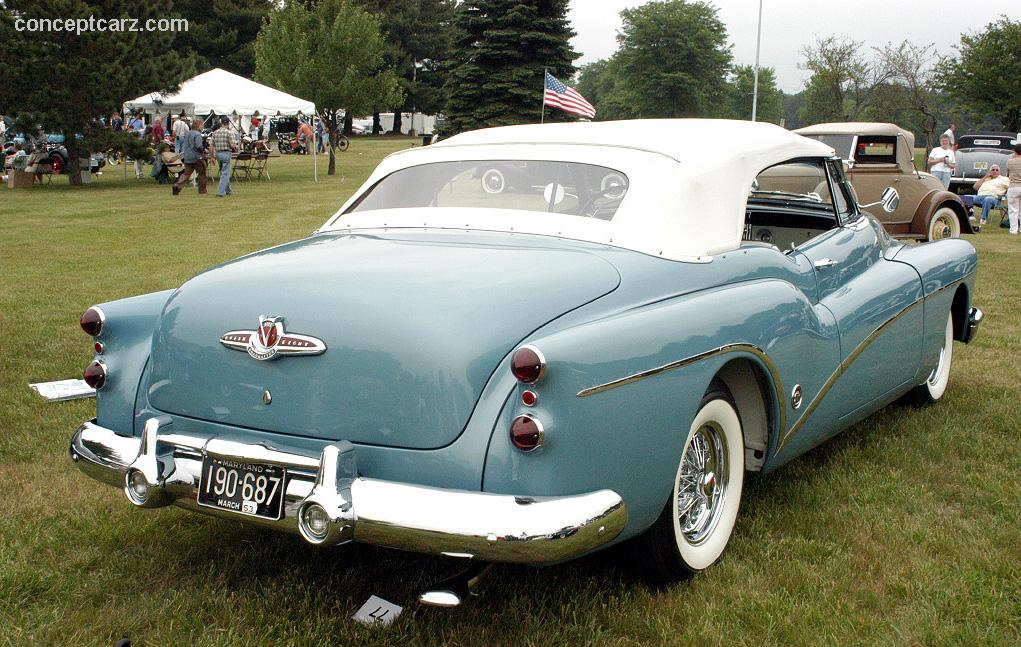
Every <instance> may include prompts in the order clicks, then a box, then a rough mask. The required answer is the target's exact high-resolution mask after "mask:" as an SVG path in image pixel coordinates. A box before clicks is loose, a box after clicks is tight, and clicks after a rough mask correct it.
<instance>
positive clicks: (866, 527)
mask: <svg viewBox="0 0 1021 647" xmlns="http://www.w3.org/2000/svg"><path fill="white" fill-rule="evenodd" d="M410 144H411V140H392V139H370V140H362V139H356V140H354V142H352V145H351V149H350V150H349V151H348V152H347V153H344V154H341V155H340V157H339V160H338V174H337V175H336V176H334V177H327V176H326V175H325V169H326V164H325V159H323V158H320V176H319V182H318V184H314V183H313V182H312V180H311V160H309V159H308V158H291V157H288V158H282V159H274V160H271V162H272V167H271V170H272V173H273V181H272V182H258V183H247V184H236V185H235V195H234V196H232V197H231V198H228V199H222V200H221V199H217V198H214V197H213V195H212V194H210V195H207V196H198V195H196V194H195V191H194V189H188V190H186V191H185V192H184V194H182V195H181V196H179V197H177V198H172V197H171V195H170V188H169V187H167V186H158V185H156V184H155V183H154V182H152V181H151V180H143V181H136V180H134V179H128V180H126V181H125V180H124V179H123V176H122V175H121V170H120V168H115V169H113V170H110V169H107V172H106V173H105V174H104V175H103V176H102V177H100V178H97V180H96V181H95V182H94V183H93V184H92V185H91V186H88V187H83V188H71V187H68V186H67V185H66V179H64V178H57V179H55V180H54V181H53V184H52V186H49V187H45V188H34V189H30V190H28V189H26V190H13V191H12V190H8V189H7V188H6V187H0V261H2V268H3V281H2V282H0V338H2V340H3V341H2V342H0V345H2V351H3V352H2V353H0V367H2V370H0V393H2V394H3V398H2V399H0V511H2V514H0V642H4V643H8V644H18V645H36V644H43V645H49V644H60V645H81V644H89V645H92V644H95V645H104V644H105V645H111V644H112V643H113V642H114V641H115V640H116V639H118V638H120V637H122V636H130V637H131V638H132V639H133V640H134V644H135V645H171V644H235V645H241V644H270V643H291V644H316V645H325V644H358V645H362V644H406V643H434V644H440V643H442V644H456V645H484V644H485V645H488V644H508V645H519V644H535V645H563V644H572V645H573V644H582V643H586V644H588V643H592V644H600V645H638V644H664V643H665V644H692V645H707V644H708V645H715V644H728V645H779V644H813V645H932V646H941V645H958V644H959V645H1017V644H1018V643H1021V485H1019V480H1021V432H1019V424H1018V421H1019V419H1021V404H1019V401H1021V399H1019V398H1018V385H1019V384H1021V289H1019V287H1021V286H1019V280H1018V278H1017V275H1018V274H1017V273H1018V268H1019V267H1021V240H1018V237H1012V236H1008V235H1007V234H1006V231H1005V230H1002V229H999V228H996V227H987V228H986V229H985V230H984V231H983V232H982V233H981V234H979V235H977V236H974V237H971V238H969V240H972V241H973V242H974V244H975V245H976V247H977V248H978V250H979V256H980V259H981V267H980V270H979V277H978V290H977V293H976V295H975V302H976V304H977V305H980V306H981V307H983V308H984V309H985V311H986V320H985V323H984V324H983V328H982V330H981V332H980V335H979V337H978V339H977V340H976V341H975V342H974V343H972V344H971V345H970V346H962V345H960V344H956V345H955V353H954V369H953V375H952V377H951V382H950V387H949V389H948V391H947V394H946V396H945V398H944V400H943V401H942V402H940V403H939V404H938V405H935V406H932V407H927V408H922V409H916V408H912V407H904V406H891V407H889V408H887V409H885V410H883V411H881V412H879V413H878V414H876V415H873V416H872V417H870V418H868V419H867V420H865V421H864V422H862V423H861V424H858V425H856V426H855V427H853V428H852V429H850V430H848V431H846V432H844V433H843V434H842V435H840V436H838V437H836V438H835V439H833V440H832V441H830V442H829V443H827V444H825V445H823V446H822V447H820V448H819V449H817V450H815V451H813V452H811V453H809V454H808V455H806V456H804V457H802V458H800V459H798V460H796V461H794V462H792V463H791V464H789V465H787V466H786V467H784V468H781V469H780V470H779V471H777V472H775V473H773V474H770V475H767V476H764V477H758V478H752V479H750V481H749V482H748V483H747V485H746V490H745V495H744V501H743V503H742V508H741V514H740V515H739V517H738V522H737V528H736V530H735V535H734V537H733V540H732V542H731V545H730V547H729V549H728V552H727V554H726V556H725V558H724V559H723V561H721V562H720V563H719V564H717V565H716V566H714V567H713V568H712V569H711V570H709V571H708V572H706V573H704V574H702V575H700V576H698V577H696V578H694V579H693V580H691V581H689V582H685V583H681V584H677V585H675V586H672V587H669V588H665V589H654V588H651V587H649V586H648V585H647V584H646V583H644V582H643V581H642V580H641V579H640V578H638V577H637V576H635V575H633V574H632V572H631V570H629V568H628V565H627V563H626V558H625V555H624V554H623V553H622V551H618V550H610V551H606V552H604V553H601V554H597V555H595V556H592V557H589V558H586V559H583V560H580V561H577V562H574V563H571V564H567V565H563V566H556V567H549V568H544V569H535V568H529V567H522V566H507V565H501V566H498V567H497V568H496V569H494V573H493V574H492V575H491V577H490V579H489V580H488V581H487V586H486V587H485V589H484V592H483V595H482V596H481V597H480V598H478V599H476V600H473V601H472V602H471V603H470V604H468V605H466V606H464V607H462V608H460V609H455V610H439V609H431V608H424V607H421V608H420V607H417V606H416V605H415V603H414V600H415V598H416V596H417V594H418V593H419V592H421V590H422V589H423V587H424V586H426V585H427V584H429V583H431V582H432V581H434V580H436V579H438V578H440V577H443V576H445V575H447V574H449V573H450V566H449V564H447V563H446V562H444V561H443V560H441V559H435V558H430V557H425V556H419V555H413V554H405V553H400V552H396V551H388V550H382V549H376V548H373V547H368V546H360V545H349V546H344V547H340V548H334V549H327V550H318V549H315V548H312V547H310V546H308V545H306V544H305V543H304V542H303V541H302V540H301V539H300V538H298V537H297V536H289V535H280V534H275V533H272V532H270V531H264V530H259V529H253V528H249V527H245V526H242V525H241V524H239V523H237V522H233V521H227V520H220V519H214V518H210V517H205V516H202V515H194V514H190V513H186V512H184V511H182V510H179V509H176V508H165V509H160V510H144V511H140V510H136V509H134V508H133V507H132V506H131V505H130V504H129V503H128V502H127V500H126V499H125V497H124V494H123V493H122V492H120V491H118V490H115V489H113V488H110V487H107V486H104V485H100V484H99V483H96V482H94V481H91V480H90V479H88V478H86V477H85V476H84V475H82V474H80V473H79V472H78V470H77V469H76V468H75V467H74V466H73V465H72V463H71V461H70V460H69V459H68V454H67V443H68V440H69V438H70V436H71V433H72V432H73V430H74V429H75V428H76V427H77V425H78V424H79V423H80V422H82V421H83V420H86V419H88V418H91V417H92V416H93V415H94V403H93V402H92V401H91V400H86V401H78V402H73V403H64V404H48V403H45V402H43V401H42V400H41V399H39V398H38V397H36V396H35V395H34V394H33V393H31V392H30V391H29V389H28V386H27V385H28V383H29V382H34V381H44V380H52V379H59V378H65V377H76V376H79V375H80V374H81V370H82V368H83V367H84V366H85V365H86V364H87V363H88V361H89V360H90V358H91V356H92V353H91V345H90V343H89V341H88V338H87V337H85V335H84V334H83V333H82V332H81V330H80V329H79V328H78V323H77V322H78V317H79V315H80V314H81V313H82V311H83V310H84V309H85V308H86V307H87V306H89V305H90V304H92V303H97V302H102V301H108V300H112V299H116V298H119V297H124V296H129V295H134V294H139V293H144V292H151V291H155V290H162V289H166V288H172V287H176V286H178V285H179V284H180V283H181V282H183V281H184V280H186V279H188V278H189V277H191V276H193V275H194V274H196V273H197V272H200V271H201V270H202V269H203V268H206V267H208V266H210V265H212V264H214V263H217V262H220V261H223V260H226V259H229V258H232V257H235V256H238V255H240V254H242V253H245V252H248V251H252V250H255V249H259V248H262V247H266V246H269V245H273V244H276V243H280V242H283V241H287V240H291V239H295V238H298V237H302V236H305V235H307V234H308V233H309V232H311V231H313V230H314V229H315V228H316V227H317V226H319V225H320V224H322V223H323V222H324V221H325V220H326V219H327V218H328V217H329V215H330V214H331V213H332V212H333V211H334V210H335V209H336V208H337V207H339V205H340V204H341V202H342V201H343V199H344V198H345V197H347V196H348V195H350V193H351V192H352V191H354V189H355V188H356V187H357V186H358V185H359V183H360V182H362V181H363V180H364V178H365V177H366V175H367V174H368V173H369V171H370V170H371V168H372V167H373V166H374V165H375V164H376V163H377V162H378V160H379V159H380V158H381V157H382V156H383V155H384V154H385V153H387V152H390V151H393V150H397V149H399V148H402V147H406V146H409V145H410ZM370 594H377V595H380V596H382V597H384V598H386V599H388V600H391V601H393V602H395V603H397V604H401V605H404V606H405V607H406V610H405V613H404V615H403V616H401V618H400V619H399V620H398V622H397V623H396V624H395V625H394V626H392V627H390V628H387V629H367V628H364V627H361V626H360V625H357V624H355V623H354V622H353V621H352V620H350V616H351V615H352V614H353V613H354V612H355V610H356V609H357V608H358V607H359V606H360V605H361V604H362V603H363V602H364V601H365V600H366V598H368V596H369V595H370Z"/></svg>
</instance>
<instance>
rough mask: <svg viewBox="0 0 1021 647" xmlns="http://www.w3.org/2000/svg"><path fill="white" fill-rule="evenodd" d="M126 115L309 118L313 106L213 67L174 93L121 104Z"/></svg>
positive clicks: (147, 95) (150, 95) (141, 97)
mask: <svg viewBox="0 0 1021 647" xmlns="http://www.w3.org/2000/svg"><path fill="white" fill-rule="evenodd" d="M124 109H125V111H127V112H145V113H146V114H155V113H157V112H161V113H164V114H166V113H167V111H170V112H172V113H174V114H177V113H180V112H181V111H184V112H186V113H188V114H189V115H193V116H194V115H208V114H209V113H216V114H218V115H230V114H233V113H237V114H239V115H246V116H247V115H252V114H253V113H254V112H255V111H256V110H258V111H259V114H261V115H264V116H267V117H272V116H275V115H284V116H294V115H298V114H302V115H307V116H310V117H311V116H313V115H315V111H316V106H315V104H314V103H312V102H311V101H305V100H304V99H299V98H298V97H295V96H291V95H289V94H287V93H286V92H281V91H280V90H276V89H274V88H271V87H269V86H265V85H262V84H261V83H256V82H255V81H250V80H248V79H246V78H244V77H242V76H238V75H237V74H231V73H230V72H228V71H226V70H221V69H220V68H215V69H212V70H209V71H208V72H203V73H202V74H199V75H198V76H195V77H192V78H191V79H188V80H187V81H185V82H184V83H182V84H181V89H180V90H178V92H177V93H176V94H171V95H163V94H160V93H158V92H154V93H152V94H146V95H142V96H140V97H138V98H137V99H135V100H133V101H127V102H125V103H124Z"/></svg>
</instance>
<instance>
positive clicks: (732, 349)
mask: <svg viewBox="0 0 1021 647" xmlns="http://www.w3.org/2000/svg"><path fill="white" fill-rule="evenodd" d="M728 353H751V354H752V355H755V356H756V357H758V358H759V359H760V360H762V363H763V364H765V365H766V368H767V369H768V370H769V373H770V376H771V377H772V378H773V380H774V382H775V383H776V386H777V392H778V393H783V388H782V382H781V381H780V373H779V371H777V369H776V365H775V364H773V360H771V359H770V358H769V355H767V354H766V353H765V352H764V351H763V350H762V349H761V348H759V347H758V346H755V345H754V344H727V345H725V346H720V347H719V348H714V349H712V350H708V351H706V352H704V353H699V354H698V355H692V356H691V357H685V358H684V359H679V360H677V361H676V362H670V363H669V364H664V365H662V366H657V367H656V368H650V369H648V370H646V371H641V372H639V373H633V374H631V375H628V376H627V377H622V378H620V379H617V380H613V381H611V382H606V383H605V384H600V385H598V386H593V387H589V388H587V389H582V390H581V391H578V397H579V398H587V397H588V396H590V395H595V394H597V393H602V392H603V391H609V390H610V389H616V388H617V387H619V386H624V385H625V384H633V383H634V382H638V381H639V380H644V379H645V378H648V377H653V376H655V375H661V374H663V373H667V372H669V371H673V370H676V369H679V368H683V367H685V366H688V365H689V364H694V363H695V362H701V361H702V360H705V359H709V358H711V357H717V356H719V355H726V354H728ZM781 398H783V396H782V395H781Z"/></svg>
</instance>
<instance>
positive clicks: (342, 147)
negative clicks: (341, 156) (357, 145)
mask: <svg viewBox="0 0 1021 647" xmlns="http://www.w3.org/2000/svg"><path fill="white" fill-rule="evenodd" d="M350 146H351V140H349V139H348V138H347V137H344V136H343V135H341V136H340V139H338V140H337V149H338V150H339V151H340V152H341V153H343V152H344V151H346V150H347V149H348V148H349V147H350Z"/></svg>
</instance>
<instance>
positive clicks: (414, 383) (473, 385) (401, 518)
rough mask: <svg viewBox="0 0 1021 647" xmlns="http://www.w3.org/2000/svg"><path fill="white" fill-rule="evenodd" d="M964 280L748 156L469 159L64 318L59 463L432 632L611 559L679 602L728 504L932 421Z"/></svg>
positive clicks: (670, 139)
mask: <svg viewBox="0 0 1021 647" xmlns="http://www.w3.org/2000/svg"><path fill="white" fill-rule="evenodd" d="M508 169H513V171H512V172H511V171H510V170H508ZM492 170H497V171H499V172H500V173H501V174H502V175H503V177H504V179H505V181H504V184H503V188H502V189H501V190H499V191H497V190H494V189H495V188H497V186H496V185H497V184H498V183H497V182H496V181H495V180H493V174H492V173H489V174H488V175H487V171H492ZM511 176H513V177H514V178H518V179H519V180H520V181H519V182H511ZM895 201H896V191H893V190H891V191H889V192H888V193H887V196H886V206H888V207H889V206H891V204H892V203H893V202H895ZM976 267H977V258H976V254H975V250H974V249H973V248H972V246H971V245H970V244H969V243H968V242H966V241H963V240H943V241H939V242H934V243H929V244H923V245H910V246H909V245H905V244H903V243H901V242H898V241H897V240H894V239H893V238H891V237H890V236H889V235H888V233H887V232H886V230H885V229H884V228H883V226H882V225H881V224H880V223H879V222H878V221H877V220H876V219H875V218H874V217H873V216H872V215H871V214H869V213H868V212H866V211H864V210H863V209H862V208H861V207H859V205H858V204H857V203H856V201H855V199H854V192H853V191H852V190H851V188H850V185H849V184H848V181H847V177H846V175H845V172H844V168H843V164H842V162H841V160H840V159H839V158H836V157H834V154H833V149H832V148H831V147H830V146H828V145H826V144H823V143H821V142H818V141H813V140H811V139H806V138H804V137H800V136H798V135H794V134H792V133H790V132H788V131H786V130H784V129H782V128H779V127H776V126H772V125H769V124H761V123H758V124H754V123H751V122H741V121H725V120H659V121H656V120H653V121H627V122H597V123H584V124H583V123H576V124H547V125H531V126H512V127H505V128H493V129H488V130H481V131H476V132H470V133H464V134H460V135H457V136H455V137H452V138H450V139H447V140H443V141H440V142H438V143H437V144H435V145H432V146H428V147H416V148H413V149H409V150H407V151H403V152H400V153H397V154H394V155H391V156H389V157H388V158H386V159H385V160H384V161H383V162H382V163H381V164H380V165H379V167H378V168H377V169H376V170H375V171H374V172H373V173H372V175H371V176H370V177H369V178H368V179H367V181H366V182H365V183H364V184H363V185H362V187H361V188H360V189H358V190H357V191H356V192H355V193H354V194H353V195H352V197H351V198H350V199H349V200H348V201H347V202H346V203H345V204H344V205H343V206H342V207H341V208H340V209H339V210H338V211H337V213H336V214H335V215H334V216H333V217H331V218H330V219H329V220H328V221H327V222H326V223H325V224H324V225H323V226H322V227H321V228H320V229H319V230H318V231H316V232H315V233H314V234H313V235H311V236H310V237H308V238H305V239H303V240H298V241H295V242H292V243H289V244H285V245H280V246H277V247H273V248H271V249H267V250H264V251H262V252H257V253H254V254H250V255H247V256H244V257H242V258H239V259H237V260H234V261H231V262H228V263H225V264H223V265H220V266H218V267H215V268H213V269H211V270H208V271H207V272H205V273H203V274H199V275H198V276H197V277H195V278H193V279H191V280H189V281H188V282H187V283H185V284H184V285H183V286H181V287H180V288H178V289H176V290H168V291H165V292H158V293H154V294H148V295H144V296H138V297H133V298H129V299H122V300H118V301H112V302H108V303H102V304H99V305H96V306H93V307H91V308H89V309H88V310H87V311H86V312H85V314H84V316H83V317H82V320H81V324H82V328H83V329H84V330H85V332H86V333H88V334H89V335H90V336H91V337H92V338H93V339H92V340H91V343H93V344H94V347H95V350H96V354H95V357H94V359H93V361H92V362H91V363H90V364H89V366H88V368H87V369H86V371H85V379H86V381H87V382H88V383H89V384H90V385H91V386H93V387H94V388H95V389H97V401H96V414H97V415H96V418H95V419H93V420H90V421H88V422H85V423H84V424H82V425H81V427H80V428H79V429H78V430H77V431H76V432H75V433H74V435H73V438H72V440H71V447H70V453H71V458H72V459H73V460H74V461H75V462H76V463H77V465H78V466H79V467H80V468H81V470H82V471H84V472H85V473H86V474H88V475H89V476H91V477H93V478H95V479H97V480H99V481H102V482H105V483H108V484H110V485H113V486H116V487H118V488H121V489H122V490H123V491H124V492H125V494H126V497H127V499H128V500H129V501H130V502H131V503H132V504H133V505H135V506H138V507H139V508H156V507H161V506H167V505H171V504H174V505H178V506H180V507H183V508H186V509H189V510H192V511H195V512H202V513H206V514H210V515H214V516H218V517H223V518H229V519H234V520H238V521H242V522H248V523H252V524H258V525H260V526H263V527H267V528H273V529H278V530H283V531H287V532H292V533H296V534H298V535H300V536H301V537H303V538H304V539H305V540H306V541H308V542H310V543H312V544H316V545H320V546H331V545H337V544H343V543H346V542H349V541H360V542H366V543H370V544H377V545H380V546H387V547H391V548H398V549H404V550H411V551H419V552H423V553H429V554H433V555H442V556H446V557H449V558H451V559H452V560H455V561H457V562H459V563H461V564H463V565H465V566H466V569H467V570H466V571H465V573H464V574H463V575H462V576H461V577H460V578H459V579H458V578H455V579H454V580H447V581H446V582H445V583H442V584H440V585H437V586H435V587H432V588H430V589H429V590H427V591H426V592H425V593H423V594H422V596H421V598H420V600H421V601H422V602H424V603H428V604H436V605H441V606H453V605H456V604H458V603H459V602H460V601H461V599H463V597H464V595H466V594H467V591H468V588H469V584H470V582H473V581H477V579H478V578H479V577H481V574H482V572H483V570H484V569H485V564H486V563H487V562H517V563H526V564H544V563H552V562H560V561H565V560H568V559H572V558H575V557H579V556H581V555H584V554H587V553H590V552H592V551H595V550H598V549H600V548H603V547H606V546H609V545H611V544H614V543H617V542H621V541H623V540H626V539H631V538H636V539H637V542H636V546H637V549H638V550H640V551H641V553H642V560H641V561H642V562H643V563H644V564H645V565H646V566H647V567H648V568H649V570H650V571H651V573H652V574H653V575H654V576H655V577H656V578H657V579H662V580H670V579H676V578H680V577H684V576H687V575H690V574H691V573H694V572H698V571H701V570H703V569H705V568H707V567H709V566H710V565H712V564H713V563H714V562H716V560H717V559H719V557H720V556H721V555H722V553H723V551H724V548H725V547H726V545H727V543H728V541H729V539H730V536H731V532H732V530H733V528H734V523H735V519H736V517H737V513H738V507H739V504H740V501H741V495H742V488H743V482H744V478H745V473H746V472H748V471H750V472H769V471H772V470H775V469H776V468H778V467H780V466H781V465H783V464H784V463H786V462H788V461H790V460H791V459H793V458H794V457H796V456H798V455H800V454H802V453H803V452H805V451H807V450H809V449H810V448H812V447H814V446H816V445H818V444H820V443H822V442H823V441H824V440H826V439H827V438H829V437H831V436H833V435H834V434H836V433H837V432H839V431H841V430H842V429H845V428H847V427H848V426H850V425H852V424H854V423H855V422H856V421H858V420H860V419H862V418H864V417H866V416H868V415H869V414H870V413H872V412H873V411H876V410H877V409H879V408H881V407H883V406H885V405H887V404H889V403H890V402H892V401H894V400H896V399H898V398H900V397H902V396H905V395H910V396H911V397H914V398H916V399H918V400H919V401H921V402H932V401H935V400H939V399H940V398H941V397H942V396H943V394H944V392H945V390H946V388H947V383H948V379H949V376H950V370H951V360H952V358H953V354H954V353H953V350H954V349H953V342H954V341H955V340H956V341H961V342H965V343H967V342H968V341H969V340H971V338H972V337H973V336H974V334H975V332H976V329H977V327H978V325H979V323H980V322H981V319H982V313H981V312H980V311H979V310H978V309H976V308H974V307H972V303H971V296H972V292H973V287H974V280H975V271H976ZM905 415H911V413H910V412H909V411H906V412H905ZM778 478H783V477H778ZM216 532H217V531H216V529H215V528H212V527H210V528H209V529H208V533H209V534H210V535H212V534H215V533H216Z"/></svg>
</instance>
